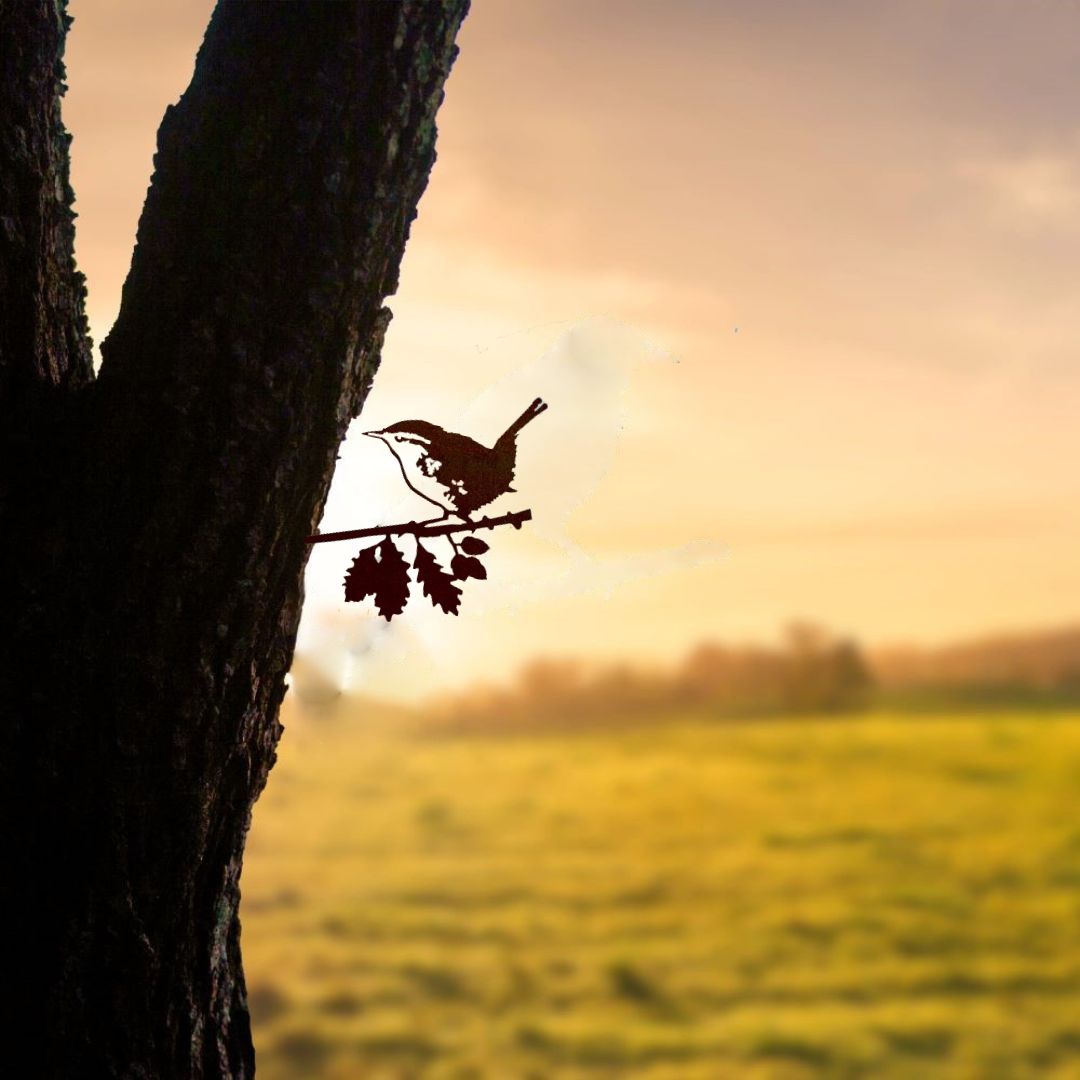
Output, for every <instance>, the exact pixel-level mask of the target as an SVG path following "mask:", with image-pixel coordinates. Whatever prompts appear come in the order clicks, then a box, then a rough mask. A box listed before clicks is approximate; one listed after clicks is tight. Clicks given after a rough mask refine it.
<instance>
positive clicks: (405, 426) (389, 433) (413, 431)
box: [364, 421, 431, 465]
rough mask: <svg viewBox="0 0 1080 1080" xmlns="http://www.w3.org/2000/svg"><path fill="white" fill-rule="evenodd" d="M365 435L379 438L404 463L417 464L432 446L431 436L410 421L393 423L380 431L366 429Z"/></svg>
mask: <svg viewBox="0 0 1080 1080" xmlns="http://www.w3.org/2000/svg"><path fill="white" fill-rule="evenodd" d="M364 434H365V435H367V436H368V438H371V439H378V440H379V441H380V442H383V443H385V444H386V446H387V447H388V448H389V450H390V453H392V454H393V455H394V457H396V458H397V459H398V461H400V462H401V463H402V465H416V464H417V463H418V462H419V461H420V460H421V459H422V458H424V457H426V456H427V454H428V450H429V448H430V446H431V439H430V437H429V436H428V435H427V434H425V432H424V431H423V430H422V428H421V427H420V425H419V422H418V423H417V424H416V425H411V424H410V422H409V421H404V422H403V423H400V424H392V425H391V426H390V427H388V428H382V429H381V430H380V431H365V432H364Z"/></svg>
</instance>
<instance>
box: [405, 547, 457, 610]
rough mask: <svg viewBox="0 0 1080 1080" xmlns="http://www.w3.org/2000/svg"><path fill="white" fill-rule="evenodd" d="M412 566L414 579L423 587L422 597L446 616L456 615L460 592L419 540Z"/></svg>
mask: <svg viewBox="0 0 1080 1080" xmlns="http://www.w3.org/2000/svg"><path fill="white" fill-rule="evenodd" d="M413 565H414V566H415V567H416V577H417V579H418V580H419V582H420V584H421V585H423V587H424V595H425V596H427V597H429V598H430V600H431V602H432V603H433V604H434V605H435V606H436V607H437V608H442V610H443V611H445V612H446V613H447V614H448V615H456V614H457V613H458V608H459V607H460V606H461V590H460V589H459V588H458V587H457V586H456V585H455V584H454V579H453V578H452V577H451V576H450V575H449V574H448V573H447V572H446V571H445V570H444V569H443V568H442V567H441V566H440V565H439V564H438V563H437V562H436V561H435V556H434V555H432V554H431V552H430V551H428V549H427V548H426V547H424V545H423V544H421V543H420V541H419V540H418V541H417V542H416V562H415V563H414V564H413Z"/></svg>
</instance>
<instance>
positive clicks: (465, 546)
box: [461, 536, 488, 555]
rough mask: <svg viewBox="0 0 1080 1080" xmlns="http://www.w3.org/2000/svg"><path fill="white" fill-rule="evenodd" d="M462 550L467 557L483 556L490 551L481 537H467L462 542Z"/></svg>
mask: <svg viewBox="0 0 1080 1080" xmlns="http://www.w3.org/2000/svg"><path fill="white" fill-rule="evenodd" d="M461 550H462V551H464V552H465V554H466V555H483V554H484V552H485V551H487V550H488V546H487V544H486V543H484V541H483V540H481V539H480V537H479V536H466V537H465V539H464V540H462V541H461Z"/></svg>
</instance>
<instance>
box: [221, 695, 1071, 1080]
mask: <svg viewBox="0 0 1080 1080" xmlns="http://www.w3.org/2000/svg"><path fill="white" fill-rule="evenodd" d="M357 726H358V725H355V724H352V725H348V724H345V723H344V722H339V721H335V722H331V723H327V724H324V725H321V726H320V725H317V724H315V723H312V722H308V723H305V724H301V723H300V722H296V723H294V724H291V725H290V727H289V730H287V732H286V735H285V741H284V744H283V747H282V754H281V759H282V760H281V763H280V764H279V766H278V767H277V769H276V770H275V772H274V774H273V775H272V777H271V781H270V785H269V788H268V790H267V793H266V795H265V796H264V798H263V799H262V801H261V802H260V803H259V805H258V808H257V810H256V814H255V823H254V827H253V831H252V836H251V842H250V846H249V854H248V858H247V863H246V867H245V871H244V906H243V909H242V918H243V941H244V951H245V957H246V962H247V971H248V985H249V990H250V992H251V1001H252V1010H253V1014H254V1020H255V1039H256V1046H257V1048H258V1061H259V1075H260V1076H261V1077H265V1078H269V1080H275V1078H285V1077H288V1078H290V1080H292V1078H301V1080H303V1078H308V1077H311V1078H318V1077H339V1078H350V1080H351V1078H356V1077H364V1078H365V1080H367V1078H387V1080H389V1078H402V1080H404V1078H413V1077H415V1078H423V1080H427V1078H431V1080H450V1078H455V1080H466V1078H473V1080H480V1078H485V1080H519V1078H520V1080H526V1078H528V1080H541V1078H549V1077H557V1078H560V1080H561V1078H579V1077H580V1078H584V1077H589V1078H594V1080H599V1078H615V1077H618V1078H623V1077H630V1078H649V1080H659V1078H678V1080H682V1078H685V1080H720V1078H724V1077H737V1078H744V1077H749V1078H754V1077H777V1078H787V1077H791V1078H798V1077H830V1078H832V1077H836V1078H841V1077H873V1078H875V1080H876V1078H879V1077H880V1078H892V1077H898V1078H899V1077H905V1078H913V1080H914V1078H922V1077H957V1078H960V1077H963V1078H972V1080H982V1078H995V1077H1001V1078H1013V1077H1039V1078H1043V1077H1051V1078H1054V1077H1062V1078H1063V1077H1080V715H1076V714H1073V715H1068V714H1064V713H1063V714H1047V713H1040V714H1038V715H1035V714H1032V715H1029V716H1024V715H1020V714H1011V715H994V716H993V717H987V718H981V719H980V718H975V717H970V716H969V717H964V718H949V717H941V718H937V719H928V718H926V719H924V718H920V719H918V720H911V719H893V718H888V717H871V718H865V719H860V720H851V719H847V720H837V721H828V720H822V721H804V720H800V721H776V722H762V723H758V724H743V725H739V724H716V725H711V724H708V723H706V722H702V721H694V720H693V719H689V718H688V719H687V720H686V721H685V722H680V723H672V724H669V725H665V726H663V727H659V726H658V727H655V728H651V729H647V728H638V729H635V730H633V731H628V732H623V733H618V732H604V733H601V734H582V735H578V736H573V735H569V736H568V735H561V736H551V737H546V736H543V735H536V736H516V737H513V738H483V737H470V738H453V739H436V738H419V737H414V738H411V739H409V738H405V737H401V738H395V737H393V736H392V735H388V734H386V733H383V734H371V735H363V734H360V733H358V731H357Z"/></svg>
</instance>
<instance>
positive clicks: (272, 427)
mask: <svg viewBox="0 0 1080 1080" xmlns="http://www.w3.org/2000/svg"><path fill="white" fill-rule="evenodd" d="M466 7H467V0H399V2H394V3H384V2H367V3H365V2H361V0H338V2H335V3H321V2H289V3H252V2H227V0H223V2H222V3H220V4H219V6H218V8H217V10H216V11H215V13H214V15H213V18H212V20H211V22H210V25H209V28H208V30H207V33H206V39H205V42H204V44H203V46H202V48H201V50H200V52H199V56H198V61H197V65H196V69H195V73H194V76H193V78H192V82H191V85H190V87H189V88H188V90H187V91H186V93H185V94H184V96H183V98H182V99H181V101H180V102H179V104H178V105H176V106H175V107H172V108H169V109H168V110H167V112H166V115H165V118H164V120H163V122H162V125H161V130H160V132H159V136H158V150H157V155H156V157H155V159H154V176H153V180H152V183H151V187H150V191H149V194H148V196H147V200H146V206H145V208H144V211H143V215H142V219H141V221H140V224H139V232H138V242H137V246H136V249H135V253H134V257H133V260H132V266H131V272H130V274H129V276H128V279H127V283H126V284H125V286H124V293H123V302H122V306H121V310H120V315H119V318H118V320H117V322H116V325H115V327H114V328H113V330H112V332H111V334H110V335H109V337H108V339H107V340H106V342H105V343H104V346H103V350H102V351H103V356H104V363H103V366H102V370H101V373H100V376H99V377H98V378H96V379H95V378H94V373H93V369H92V365H91V361H90V355H91V354H90V348H89V343H88V340H87V334H86V322H85V318H84V315H83V292H84V290H83V281H82V277H81V275H80V274H79V273H78V272H77V271H76V270H75V268H74V263H73V260H72V237H73V222H72V218H73V214H72V211H71V202H72V193H71V189H70V187H69V185H68V164H67V144H68V141H69V140H68V136H67V134H66V133H65V131H64V128H63V126H62V123H61V120H60V104H59V101H60V96H61V95H62V93H63V90H64V86H63V77H64V71H63V66H62V62H61V57H62V53H63V45H64V36H65V33H66V30H67V22H68V20H67V17H66V14H65V9H64V4H63V0H0V536H2V547H0V573H2V575H3V579H2V581H0V623H2V630H0V709H2V714H3V722H2V725H0V740H2V741H0V791H2V796H0V798H2V804H3V819H2V824H3V831H2V842H3V845H4V847H3V865H2V867H0V876H2V882H3V883H2V905H3V907H2V911H0V915H2V918H3V922H2V926H3V930H4V936H5V943H4V958H5V964H4V974H5V984H6V987H7V989H8V991H9V993H10V997H11V999H12V1000H11V1003H10V1005H9V1006H7V1007H5V1009H4V1010H3V1011H2V1012H0V1024H2V1026H3V1035H4V1039H3V1043H2V1046H0V1072H2V1073H3V1074H4V1075H10V1076H19V1077H28V1078H29V1077H38V1076H46V1077H65V1078H71V1077H94V1078H97V1077H109V1076H112V1077H125V1078H133V1080H134V1078H151V1077H154V1078H157V1077H247V1076H251V1075H252V1074H253V1071H254V1055H253V1052H252V1048H251V1038H250V1030H249V1022H248V1012H247V1003H246V997H245V990H244V978H243V972H242V968H241V962H240V924H239V921H238V917H237V907H238V902H239V884H238V883H239V877H240V865H241V859H242V855H243V848H244V838H245V834H246V831H247V828H248V823H249V820H250V811H251V807H252V804H253V803H254V801H255V799H256V798H257V796H258V794H259V792H260V790H261V789H262V787H263V785H264V783H265V782H266V778H267V773H268V771H269V769H270V767H271V765H272V764H273V761H274V753H275V746H276V744H277V741H278V737H279V735H280V733H281V726H280V724H279V722H278V708H279V705H280V703H281V699H282V695H283V693H284V689H283V678H284V675H285V672H286V670H287V668H288V666H289V662H290V660H291V657H292V652H293V643H294V639H295V634H296V627H297V621H298V618H299V614H300V606H301V599H302V585H301V577H302V571H303V567H304V562H305V560H306V557H307V553H308V550H309V546H308V544H307V543H306V538H307V537H308V535H309V534H311V533H313V532H314V530H315V526H316V524H317V523H318V520H319V517H320V514H321V511H322V507H323V502H324V499H325V497H326V492H327V488H328V486H329V483H330V477H331V474H332V473H333V469H334V462H335V458H336V453H337V450H338V446H339V444H340V442H341V439H342V437H343V436H344V434H345V430H346V427H347V425H348V423H349V421H350V420H351V419H352V418H353V417H354V416H356V415H357V413H358V412H359V411H360V408H361V406H362V405H363V402H364V398H365V396H366V394H367V392H368V388H369V387H370V385H371V379H372V376H373V374H374V372H375V369H376V367H377V366H378V362H379V352H380V347H381V343H382V339H383V334H384V332H385V329H386V326H387V323H388V321H389V318H390V313H389V311H388V310H387V309H386V308H385V307H383V304H382V302H383V299H384V297H385V296H387V295H388V294H390V293H392V292H393V291H394V289H395V287H396V283H397V274H398V266H399V262H400V259H401V256H402V250H403V247H404V244H405V240H406V237H407V235H408V231H409V224H410V221H411V220H412V218H413V217H414V216H415V208H416V204H417V201H418V199H419V198H420V195H421V193H422V191H423V189H424V186H425V184H426V182H427V177H428V174H429V171H430V168H431V165H432V162H433V160H434V141H435V124H434V120H435V113H436V110H437V108H438V106H439V103H440V101H441V99H442V91H443V82H444V80H445V78H446V75H447V72H448V70H449V67H450V65H451V63H452V60H453V57H454V55H455V52H456V49H455V46H454V38H455V35H456V33H457V29H458V27H459V25H460V22H461V20H462V18H463V17H464V14H465V10H466ZM35 1032H36V1033H38V1034H33V1033H35Z"/></svg>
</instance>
